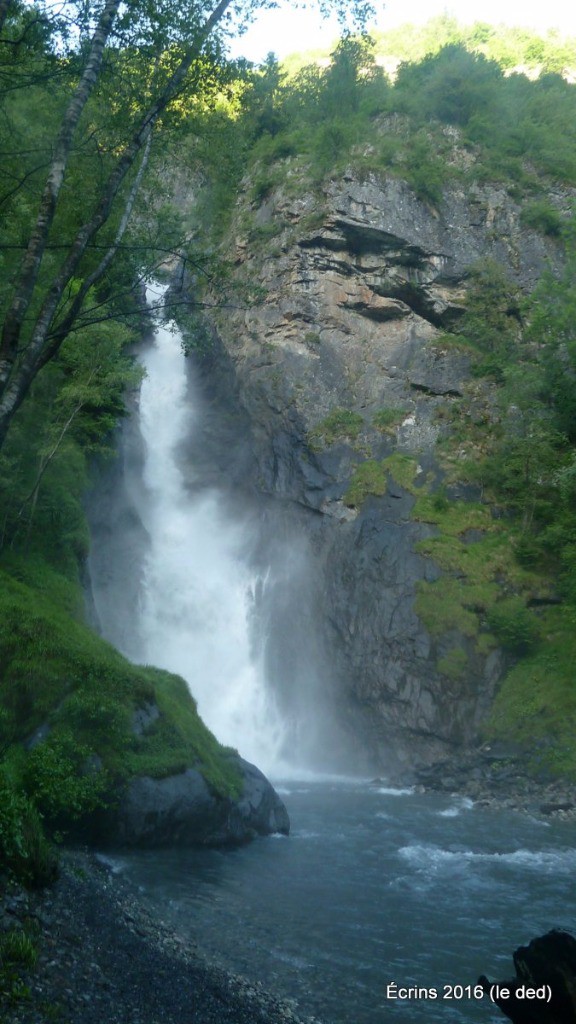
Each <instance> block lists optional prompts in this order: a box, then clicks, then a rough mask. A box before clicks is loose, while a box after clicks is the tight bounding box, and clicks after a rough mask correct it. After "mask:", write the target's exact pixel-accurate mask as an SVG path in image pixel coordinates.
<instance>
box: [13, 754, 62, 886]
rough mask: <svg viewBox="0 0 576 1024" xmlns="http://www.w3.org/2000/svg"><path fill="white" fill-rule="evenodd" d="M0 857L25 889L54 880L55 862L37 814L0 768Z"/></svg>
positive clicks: (26, 798) (30, 803)
mask: <svg viewBox="0 0 576 1024" xmlns="http://www.w3.org/2000/svg"><path fill="white" fill-rule="evenodd" d="M0 857H1V861H2V864H3V865H4V866H5V868H7V869H8V870H9V871H10V872H11V873H12V874H13V875H14V876H15V877H16V878H18V879H19V880H20V881H21V882H24V883H25V884H26V885H28V886H31V887H34V886H43V885H46V884H48V883H49V882H51V881H53V879H54V877H55V874H56V858H55V856H54V853H53V851H52V849H51V847H50V844H49V843H48V840H47V839H46V837H45V835H44V831H43V828H42V822H41V819H40V816H39V814H38V811H37V810H36V807H35V806H34V804H33V803H32V802H31V801H30V800H29V798H28V797H27V796H26V795H25V794H24V793H23V792H22V791H21V790H20V789H19V787H18V785H17V784H15V783H14V780H13V779H12V778H11V777H10V774H9V773H8V772H7V770H6V769H5V768H0Z"/></svg>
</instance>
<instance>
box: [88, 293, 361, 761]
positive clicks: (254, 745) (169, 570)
mask: <svg viewBox="0 0 576 1024" xmlns="http://www.w3.org/2000/svg"><path fill="white" fill-rule="evenodd" d="M164 291H165V289H164V288H162V287H161V286H159V285H153V286H151V287H150V288H149V289H148V295H147V298H148V302H149V304H150V305H151V306H154V305H161V303H162V301H163V295H164ZM155 319H156V324H155V330H154V334H153V338H152V339H151V340H150V342H149V343H148V344H144V345H143V347H142V349H141V352H140V354H139V359H140V362H141V364H142V367H143V369H144V372H145V377H144V379H143V381H142V385H141V391H140V396H139V400H138V403H137V407H136V408H135V409H134V411H133V414H132V416H131V417H130V418H129V419H128V421H127V422H126V423H125V424H124V427H123V430H122V435H121V439H120V458H119V460H118V464H117V466H116V468H115V470H114V471H113V472H112V474H111V478H110V479H109V480H108V482H104V484H103V485H102V486H101V488H100V490H99V491H98V490H97V491H96V493H95V494H94V495H93V496H92V500H91V502H90V508H89V515H90V519H91V526H92V548H91V555H90V559H89V571H90V578H91V585H92V596H93V605H94V609H95V616H96V619H97V624H98V627H99V628H100V630H101V632H102V633H103V635H104V636H105V637H106V638H107V639H108V640H110V641H111V642H112V643H114V644H115V645H116V646H117V647H118V648H119V649H120V650H121V651H122V653H123V654H125V655H126V656H127V657H129V658H130V659H131V660H132V661H134V662H137V663H141V664H153V665H157V666H158V667H160V668H165V669H167V670H168V671H170V672H175V673H177V674H178V675H180V676H182V677H183V678H184V679H185V680H186V681H187V683H188V685H189V687H190V692H191V693H192V695H193V697H194V698H195V699H196V701H197V704H198V711H199V713H200V715H201V717H202V718H203V720H204V721H205V722H206V724H207V725H208V727H209V728H210V729H211V730H212V732H213V733H214V734H215V735H216V737H217V738H218V740H220V742H221V743H224V744H226V745H229V746H232V747H235V748H237V749H238V750H239V752H240V754H241V755H242V756H243V757H246V758H247V759H248V760H252V761H254V762H255V763H256V764H257V765H258V766H259V767H260V768H262V769H264V770H265V771H266V772H268V773H272V774H273V775H275V776H276V777H278V776H280V775H282V776H286V775H287V774H294V772H296V774H299V773H301V772H302V770H303V769H304V770H306V769H308V770H311V771H312V772H316V771H317V770H322V771H326V770H330V771H331V770H341V769H342V768H346V767H347V765H348V764H349V763H350V762H349V750H348V744H347V738H346V737H345V736H343V734H342V731H341V729H340V727H339V726H338V725H337V723H336V722H335V719H334V710H333V704H334V695H333V691H332V687H331V686H330V685H329V683H327V681H326V679H325V674H326V675H327V672H328V671H329V669H328V670H327V669H326V666H327V665H329V662H330V658H329V657H327V656H326V653H325V652H324V650H323V649H322V643H321V641H320V640H319V633H320V632H321V630H320V629H319V628H318V614H319V611H318V609H319V608H320V607H321V603H322V602H321V597H320V595H319V594H318V593H317V592H316V590H315V589H314V581H315V573H314V569H313V559H312V557H311V554H310V551H309V549H308V542H307V540H306V536H305V531H303V530H302V523H301V521H300V520H298V521H297V522H294V521H293V520H291V518H290V512H289V510H288V511H287V510H286V508H282V507H280V508H276V507H275V506H274V505H273V504H271V503H270V502H268V504H266V503H264V504H262V503H259V502H258V500H257V499H254V501H253V502H252V503H251V504H250V502H247V501H243V502H242V501H240V500H236V495H235V494H234V493H233V492H231V491H230V490H229V489H228V490H226V489H225V487H224V486H222V485H220V484H219V483H218V482H216V483H215V481H218V474H217V472H215V467H214V466H213V465H211V464H210V457H211V454H212V449H211V448H210V443H208V444H207V442H206V438H207V437H208V436H209V437H211V438H212V440H213V437H212V435H211V434H210V430H208V434H206V424H207V422H209V420H210V415H212V416H214V415H218V413H217V412H216V413H214V410H212V411H210V410H208V409H207V406H206V400H205V398H204V396H203V395H202V394H201V390H200V387H199V385H198V382H197V381H196V379H195V375H194V367H193V366H192V365H191V363H192V360H189V359H187V358H186V357H185V355H184V353H183V349H182V337H181V335H180V333H179V332H178V330H177V328H176V326H175V325H174V324H171V323H167V322H165V321H163V320H161V319H160V317H156V318H155ZM226 411H227V410H225V409H224V410H222V409H221V410H220V415H223V416H225V415H226ZM238 444H239V450H240V448H241V446H242V441H241V439H239V442H238ZM217 447H218V445H217ZM311 566H312V568H311ZM316 576H317V574H316ZM316 582H317V581H316ZM330 682H331V681H330Z"/></svg>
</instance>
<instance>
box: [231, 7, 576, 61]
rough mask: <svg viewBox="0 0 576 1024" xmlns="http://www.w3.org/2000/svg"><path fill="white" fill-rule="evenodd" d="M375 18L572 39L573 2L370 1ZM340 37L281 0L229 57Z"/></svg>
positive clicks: (385, 22) (334, 28) (257, 56)
mask: <svg viewBox="0 0 576 1024" xmlns="http://www.w3.org/2000/svg"><path fill="white" fill-rule="evenodd" d="M374 6H375V7H376V10H377V11H378V18H377V21H376V22H375V24H374V27H375V28H377V29H380V30H382V31H386V29H389V28H395V27H396V26H397V25H402V24H406V23H407V22H411V23H413V24H422V23H423V22H426V21H428V20H429V19H430V18H432V17H434V16H435V15H438V14H442V13H448V14H451V15H453V16H454V17H455V18H456V19H457V20H458V21H460V22H463V23H469V22H474V21H484V22H488V23H489V24H495V25H496V24H501V23H505V24H507V25H523V26H526V27H530V28H535V29H537V30H538V31H540V32H545V31H546V30H547V29H549V28H556V29H558V30H559V31H560V32H562V33H563V34H566V35H573V36H576V4H574V3H573V2H571V0H482V2H481V3H478V4H475V3H471V2H470V0H449V2H448V3H447V2H446V0H387V3H386V4H382V3H376V2H375V3H374ZM338 35H339V32H338V25H337V22H336V20H335V19H333V20H332V21H329V22H323V21H322V19H321V18H319V17H318V16H315V15H314V14H313V13H312V12H309V11H301V10H300V11H299V10H295V9H294V7H293V6H292V5H291V4H290V3H289V2H287V0H282V2H281V5H280V9H279V10H276V11H265V12H263V13H262V14H261V15H260V17H259V18H258V19H257V20H256V21H255V22H254V24H253V26H252V27H251V28H250V29H249V31H248V32H246V34H245V35H244V36H242V37H241V38H240V39H238V40H236V41H235V42H234V44H233V46H232V51H231V53H232V56H233V57H240V56H242V57H246V58H247V59H248V60H251V61H255V62H259V61H262V60H264V58H265V57H266V54H267V53H269V52H270V51H271V50H272V51H274V53H275V54H276V56H277V57H279V58H282V57H285V56H286V55H287V54H289V53H294V52H295V51H298V50H310V49H314V48H315V47H325V46H329V45H330V43H331V42H333V40H334V39H336V38H337V36H338Z"/></svg>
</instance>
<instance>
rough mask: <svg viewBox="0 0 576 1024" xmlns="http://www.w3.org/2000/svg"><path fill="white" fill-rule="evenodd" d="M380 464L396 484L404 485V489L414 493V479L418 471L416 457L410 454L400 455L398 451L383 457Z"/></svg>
mask: <svg viewBox="0 0 576 1024" xmlns="http://www.w3.org/2000/svg"><path fill="white" fill-rule="evenodd" d="M382 465H383V467H384V469H386V470H387V471H388V473H390V476H391V477H392V479H393V480H395V481H396V483H397V484H400V486H401V487H404V489H405V490H406V491H410V493H411V494H415V493H416V488H415V487H414V480H415V478H416V474H417V473H418V460H417V459H415V458H414V457H413V456H412V455H401V454H400V452H394V453H393V455H389V456H388V457H387V458H386V459H384V461H383V463H382Z"/></svg>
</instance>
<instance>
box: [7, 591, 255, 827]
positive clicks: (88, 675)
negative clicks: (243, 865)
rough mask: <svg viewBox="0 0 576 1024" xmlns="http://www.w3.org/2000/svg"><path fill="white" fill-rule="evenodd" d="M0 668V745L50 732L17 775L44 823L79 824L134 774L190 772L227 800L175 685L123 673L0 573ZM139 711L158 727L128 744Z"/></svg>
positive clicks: (199, 726)
mask: <svg viewBox="0 0 576 1024" xmlns="http://www.w3.org/2000/svg"><path fill="white" fill-rule="evenodd" d="M0 666H1V667H0V700H1V704H2V706H3V708H4V709H5V712H6V714H7V719H6V721H5V722H4V728H5V732H6V735H7V736H8V737H9V741H10V742H11V743H13V742H14V741H15V740H20V739H25V738H27V737H29V736H31V735H32V733H33V732H34V731H35V730H36V729H38V728H39V727H40V726H42V725H44V724H45V723H47V724H48V725H49V727H50V733H49V736H48V738H47V739H45V740H44V741H43V742H42V743H39V744H38V745H37V746H36V747H35V748H34V750H33V751H32V752H31V753H30V755H29V756H28V759H27V761H26V767H25V769H24V775H25V781H26V785H27V791H28V793H29V795H30V796H31V797H32V798H33V799H34V800H35V801H36V802H37V803H38V806H39V807H40V809H41V810H43V811H45V812H46V814H47V815H50V816H52V817H56V818H58V819H60V818H61V817H63V816H66V815H68V816H69V817H70V818H78V817H82V815H83V814H85V813H88V812H89V811H90V810H91V809H93V808H94V807H96V806H97V805H98V804H99V802H100V801H101V800H102V799H103V797H104V795H105V794H106V793H107V792H108V791H109V790H111V789H112V788H114V787H115V786H116V785H118V784H120V783H121V782H122V781H123V780H125V779H127V778H129V777H130V776H131V775H132V774H134V773H135V772H136V771H139V772H142V773H143V774H150V775H168V774H170V773H171V772H173V771H178V770H180V769H181V767H182V766H183V765H191V764H196V765H198V767H199V768H200V770H201V771H202V772H203V774H204V775H205V777H206V780H207V781H208V783H209V784H210V785H212V786H213V788H214V790H215V791H216V792H219V793H225V794H229V793H231V792H236V790H237V785H238V781H237V776H236V773H235V771H234V769H233V768H231V767H230V765H229V764H228V762H227V760H226V756H225V752H224V751H223V750H222V748H221V747H220V746H219V744H218V743H217V742H216V740H215V739H214V737H213V736H212V734H211V733H210V732H209V731H208V730H207V729H206V727H205V726H204V724H203V723H202V721H201V720H200V718H199V717H198V714H197V711H196V707H195V703H194V701H193V699H192V697H191V696H190V693H189V691H188V688H187V686H186V684H185V683H184V681H183V680H181V679H179V678H178V677H176V676H172V675H170V673H167V672H162V671H160V670H159V669H153V668H144V667H141V666H135V665H131V664H130V663H129V662H128V661H126V659H125V658H123V657H122V656H121V655H120V654H119V653H118V652H117V651H115V650H114V648H113V647H111V646H110V645H109V644H107V643H105V642H104V641H103V640H101V639H100V637H98V636H96V635H95V634H94V633H92V632H91V631H90V630H89V629H88V628H87V627H85V626H83V625H82V624H81V623H78V622H74V621H73V620H72V619H70V617H69V616H68V615H67V613H66V612H65V611H64V610H63V609H62V608H58V607H56V606H55V604H54V602H53V601H51V600H50V595H49V594H46V595H40V594H38V593H37V592H35V591H34V590H31V589H30V588H28V587H26V586H24V585H23V584H20V583H17V582H16V581H15V580H13V579H12V578H11V577H10V576H8V575H7V574H6V573H2V572H0ZM149 703H155V704H157V706H158V707H159V709H160V712H161V714H160V718H159V720H158V722H157V723H156V725H155V726H154V727H153V728H152V729H150V731H149V732H146V733H145V734H144V735H143V736H136V735H134V733H133V732H132V728H131V721H132V716H133V714H134V712H135V711H136V710H137V709H138V708H139V707H141V706H143V705H146V704H149Z"/></svg>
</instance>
